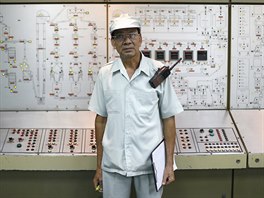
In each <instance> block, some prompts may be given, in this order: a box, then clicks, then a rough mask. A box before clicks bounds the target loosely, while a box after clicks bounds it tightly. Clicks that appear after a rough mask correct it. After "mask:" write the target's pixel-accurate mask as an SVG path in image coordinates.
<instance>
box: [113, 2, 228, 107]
mask: <svg viewBox="0 0 264 198" xmlns="http://www.w3.org/2000/svg"><path fill="white" fill-rule="evenodd" d="M108 12H109V20H111V19H113V18H115V17H118V16H119V15H120V14H122V13H129V14H131V15H134V16H137V17H139V18H140V20H141V24H142V36H143V43H142V46H141V50H142V52H143V54H144V55H145V56H147V57H150V58H153V59H156V60H159V61H161V62H163V63H164V64H165V65H172V64H173V63H174V62H175V61H177V60H178V59H179V58H182V59H183V61H182V62H181V63H179V64H178V65H177V66H176V67H175V68H174V69H173V71H172V75H171V78H172V81H173V86H174V87H175V90H176V92H177V94H178V97H179V99H180V101H181V103H182V105H183V107H184V108H185V109H224V108H226V103H227V101H226V97H227V48H228V46H227V44H228V7H227V6H226V5H178V4H177V5H172V4H170V5H165V4H159V5H155V4H151V5H139V4H134V5H131V4H129V5H121V4H119V5H110V6H109V10H108ZM109 46H110V47H109V56H110V59H115V58H116V57H118V54H117V52H116V51H115V50H114V49H113V48H112V47H111V44H110V43H109Z"/></svg>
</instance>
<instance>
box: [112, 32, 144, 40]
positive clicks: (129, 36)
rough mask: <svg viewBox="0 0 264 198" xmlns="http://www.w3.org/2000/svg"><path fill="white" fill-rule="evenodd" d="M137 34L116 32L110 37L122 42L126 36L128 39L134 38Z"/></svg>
mask: <svg viewBox="0 0 264 198" xmlns="http://www.w3.org/2000/svg"><path fill="white" fill-rule="evenodd" d="M138 35H139V34H138V33H129V34H117V35H114V36H112V38H113V39H114V40H117V41H119V42H122V41H124V40H125V39H126V38H127V37H128V38H129V39H130V40H135V39H136V37H137V36H138Z"/></svg>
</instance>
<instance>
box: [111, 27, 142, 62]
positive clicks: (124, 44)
mask: <svg viewBox="0 0 264 198" xmlns="http://www.w3.org/2000/svg"><path fill="white" fill-rule="evenodd" d="M111 42H112V46H113V47H114V48H115V49H116V50H117V52H118V53H119V55H120V57H121V58H122V59H128V58H133V57H134V56H136V55H138V54H139V53H140V51H139V48H140V46H141V43H142V37H141V34H139V33H138V30H137V28H127V29H120V30H116V31H115V32H114V35H113V36H112V38H111Z"/></svg>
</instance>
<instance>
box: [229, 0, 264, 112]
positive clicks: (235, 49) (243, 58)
mask: <svg viewBox="0 0 264 198" xmlns="http://www.w3.org/2000/svg"><path fill="white" fill-rule="evenodd" d="M231 49H232V51H231V52H232V65H231V71H232V79H231V80H232V82H231V108H234V109H236V108H238V109H239V108H264V56H263V54H264V5H234V6H232V48H231Z"/></svg>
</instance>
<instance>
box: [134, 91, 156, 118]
mask: <svg viewBox="0 0 264 198" xmlns="http://www.w3.org/2000/svg"><path fill="white" fill-rule="evenodd" d="M136 95H137V97H136V98H137V99H136V100H137V104H136V106H137V109H138V113H139V114H141V115H148V116H150V115H152V113H153V112H154V111H155V110H157V109H158V101H159V98H158V96H157V93H156V92H155V91H149V92H143V91H140V92H137V94H136Z"/></svg>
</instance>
